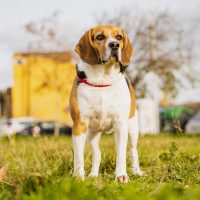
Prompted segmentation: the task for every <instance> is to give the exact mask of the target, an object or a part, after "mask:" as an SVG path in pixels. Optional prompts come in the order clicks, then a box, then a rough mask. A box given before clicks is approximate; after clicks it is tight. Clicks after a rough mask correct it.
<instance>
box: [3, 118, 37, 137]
mask: <svg viewBox="0 0 200 200" xmlns="http://www.w3.org/2000/svg"><path fill="white" fill-rule="evenodd" d="M34 121H35V120H34V119H33V118H31V117H23V118H11V119H4V120H2V121H1V122H0V135H6V136H9V135H13V134H22V133H23V134H30V131H29V129H30V128H29V127H31V126H33V123H34Z"/></svg>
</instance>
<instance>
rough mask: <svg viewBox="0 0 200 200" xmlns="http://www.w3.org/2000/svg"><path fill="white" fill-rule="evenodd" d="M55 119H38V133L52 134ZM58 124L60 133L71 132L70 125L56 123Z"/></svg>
mask: <svg viewBox="0 0 200 200" xmlns="http://www.w3.org/2000/svg"><path fill="white" fill-rule="evenodd" d="M56 125H57V124H56V122H55V121H38V122H37V126H38V127H39V129H40V134H54V132H55V127H56ZM58 126H59V133H60V134H68V135H70V134H71V127H69V126H67V125H65V124H58Z"/></svg>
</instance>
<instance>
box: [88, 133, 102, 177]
mask: <svg viewBox="0 0 200 200" xmlns="http://www.w3.org/2000/svg"><path fill="white" fill-rule="evenodd" d="M100 137H101V133H91V132H90V131H89V132H88V137H87V139H88V141H89V144H90V148H91V150H92V169H91V172H90V174H89V176H90V177H97V176H98V173H99V166H100V162H101V151H100V148H99V140H100Z"/></svg>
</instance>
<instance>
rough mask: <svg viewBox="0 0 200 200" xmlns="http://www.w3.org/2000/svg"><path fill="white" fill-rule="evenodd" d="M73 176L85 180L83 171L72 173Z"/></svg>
mask: <svg viewBox="0 0 200 200" xmlns="http://www.w3.org/2000/svg"><path fill="white" fill-rule="evenodd" d="M73 177H74V178H75V179H77V180H81V181H84V180H85V173H79V174H75V173H74V174H73Z"/></svg>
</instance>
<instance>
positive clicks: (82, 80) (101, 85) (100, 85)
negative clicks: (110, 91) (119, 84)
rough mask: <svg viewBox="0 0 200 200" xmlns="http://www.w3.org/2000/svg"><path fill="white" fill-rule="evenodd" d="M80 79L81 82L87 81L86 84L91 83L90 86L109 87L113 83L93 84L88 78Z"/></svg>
mask: <svg viewBox="0 0 200 200" xmlns="http://www.w3.org/2000/svg"><path fill="white" fill-rule="evenodd" d="M78 80H79V81H80V82H81V83H85V84H86V85H89V86H92V87H109V86H111V85H103V84H99V85H98V84H93V83H89V82H88V81H87V79H82V78H79V77H78Z"/></svg>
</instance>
